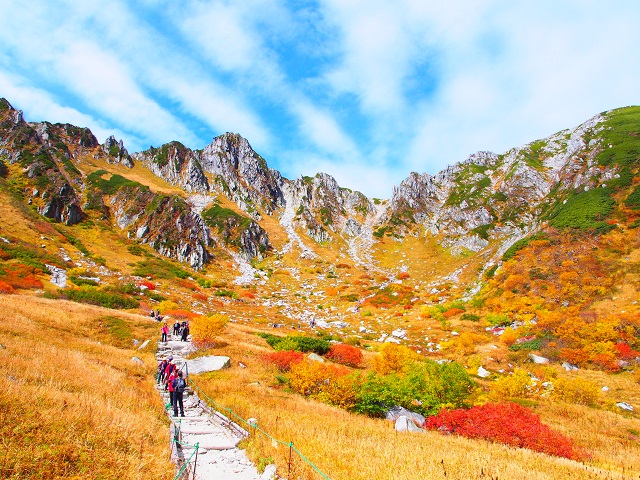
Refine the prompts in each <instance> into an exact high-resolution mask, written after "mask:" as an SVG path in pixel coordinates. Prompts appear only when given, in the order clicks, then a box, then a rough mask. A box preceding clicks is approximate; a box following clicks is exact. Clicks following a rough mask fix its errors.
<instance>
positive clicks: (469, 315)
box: [460, 313, 480, 322]
mask: <svg viewBox="0 0 640 480" xmlns="http://www.w3.org/2000/svg"><path fill="white" fill-rule="evenodd" d="M460 318H461V319H462V320H470V321H472V322H477V321H478V320H480V316H479V315H476V314H475V313H463V314H462V317H460Z"/></svg>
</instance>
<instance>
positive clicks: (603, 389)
mask: <svg viewBox="0 0 640 480" xmlns="http://www.w3.org/2000/svg"><path fill="white" fill-rule="evenodd" d="M600 390H602V391H603V392H608V391H609V387H607V386H606V385H605V386H604V387H602V388H601V389H600Z"/></svg>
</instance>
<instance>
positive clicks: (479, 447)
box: [193, 323, 640, 480]
mask: <svg viewBox="0 0 640 480" xmlns="http://www.w3.org/2000/svg"><path fill="white" fill-rule="evenodd" d="M254 332H255V330H254V329H253V328H252V327H249V326H244V325H240V324H234V323H230V324H229V325H228V326H227V332H226V333H225V334H224V335H223V336H222V338H221V343H220V345H221V347H220V348H218V349H216V350H215V351H210V352H208V353H209V354H217V355H227V356H229V357H230V358H231V359H232V365H233V366H232V367H231V369H229V370H225V371H220V372H214V373H209V374H203V375H200V376H194V377H193V380H194V381H195V382H196V384H197V385H198V386H200V387H201V388H202V389H203V390H204V391H205V392H207V394H208V395H209V396H210V397H211V398H212V399H213V400H214V401H215V402H217V403H219V404H221V405H223V406H225V407H227V408H231V409H232V410H233V412H234V413H235V414H238V415H240V416H241V417H243V418H245V419H247V418H251V417H254V418H257V419H258V425H259V427H260V428H261V429H263V430H264V431H266V432H268V433H269V434H271V435H272V436H273V437H275V438H277V439H278V440H281V441H283V442H285V443H288V442H293V445H294V446H295V447H296V448H297V449H299V450H300V451H301V452H302V453H303V454H304V455H305V456H307V457H308V458H309V460H310V461H311V462H313V463H314V464H315V465H316V466H317V467H318V468H319V469H320V470H321V471H322V472H324V473H325V474H326V475H328V476H329V478H331V480H370V479H376V480H416V479H450V478H454V479H479V480H480V479H484V480H486V479H491V478H493V479H533V480H551V479H555V480H569V479H580V478H591V479H598V478H602V479H625V478H637V476H638V475H640V470H638V465H640V442H638V437H637V433H638V431H637V428H638V424H637V419H636V418H633V417H626V416H624V415H620V414H618V413H613V412H609V411H603V410H598V409H594V408H589V407H583V406H577V405H569V404H566V403H563V402H553V401H546V402H540V403H539V404H538V405H533V407H534V411H535V413H537V414H539V415H540V416H541V419H542V421H543V423H546V424H548V425H550V426H551V427H552V428H554V429H556V430H558V431H560V432H562V433H563V434H565V435H568V436H570V437H571V438H572V439H573V440H574V443H575V444H576V446H577V447H578V448H580V449H583V450H584V451H585V452H586V453H587V455H588V457H587V459H586V460H585V461H584V462H583V463H581V462H575V461H571V460H567V459H564V458H557V457H551V456H548V455H544V454H540V453H536V452H533V451H530V450H526V449H516V448H510V447H506V446H503V445H498V444H493V443H489V442H485V441H480V440H470V439H466V438H462V437H458V436H455V435H451V436H444V435H441V434H440V433H437V432H425V433H417V434H406V433H398V432H396V431H395V430H394V428H393V424H392V423H391V422H388V421H386V420H380V419H372V418H368V417H365V416H360V415H355V414H350V413H348V412H346V411H344V410H340V409H338V408H335V407H331V406H328V405H325V404H322V403H318V402H314V401H310V400H307V399H305V398H303V397H300V396H299V395H296V394H293V393H290V392H289V391H288V390H287V389H286V386H284V385H283V384H280V383H279V382H278V380H277V379H276V375H277V371H276V370H274V369H272V366H267V365H265V364H264V363H263V361H262V360H261V355H262V354H263V353H265V352H266V351H270V349H268V347H266V343H265V342H264V340H262V339H261V338H259V337H257V336H256V335H255V333H254ZM265 347H266V348H265ZM238 362H242V364H243V365H245V366H246V368H242V367H240V366H238ZM623 380H624V381H625V385H624V387H625V389H628V388H629V384H628V383H627V382H626V381H627V380H628V379H626V378H625V379H622V378H620V379H619V381H620V382H622V381H623ZM614 381H615V380H614ZM629 383H631V382H629ZM612 387H614V385H612ZM532 403H533V402H532ZM633 432H636V433H635V434H634V433H633ZM245 446H246V447H247V451H248V452H249V454H250V456H251V458H252V459H253V461H254V462H255V463H256V464H257V465H260V464H265V463H269V462H270V461H275V463H276V464H277V465H278V468H279V470H278V472H279V474H280V475H282V476H284V477H285V478H286V477H287V472H288V459H289V448H288V447H287V446H286V445H279V446H276V445H274V444H273V442H272V441H271V440H269V439H267V438H265V437H262V436H260V435H254V436H252V437H250V439H249V440H247V441H246V444H245ZM293 460H294V462H293V464H292V467H291V468H292V472H293V475H292V476H291V477H289V478H302V479H305V480H319V479H320V478H321V477H320V476H319V475H318V474H317V473H315V472H313V471H312V470H311V469H310V468H309V467H308V466H306V464H305V463H304V462H302V461H301V460H300V459H299V457H297V456H296V455H294V456H293Z"/></svg>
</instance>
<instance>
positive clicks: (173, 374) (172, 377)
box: [169, 370, 178, 392]
mask: <svg viewBox="0 0 640 480" xmlns="http://www.w3.org/2000/svg"><path fill="white" fill-rule="evenodd" d="M174 378H178V373H177V372H176V371H175V370H174V371H173V372H171V375H169V391H170V392H173V379H174Z"/></svg>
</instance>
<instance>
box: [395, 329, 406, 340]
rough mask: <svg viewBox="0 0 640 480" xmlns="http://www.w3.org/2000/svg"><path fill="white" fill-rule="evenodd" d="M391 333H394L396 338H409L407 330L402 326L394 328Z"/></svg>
mask: <svg viewBox="0 0 640 480" xmlns="http://www.w3.org/2000/svg"><path fill="white" fill-rule="evenodd" d="M391 335H393V336H394V337H396V338H407V331H406V330H402V329H401V328H398V329H397V330H394V331H393V332H391Z"/></svg>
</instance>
